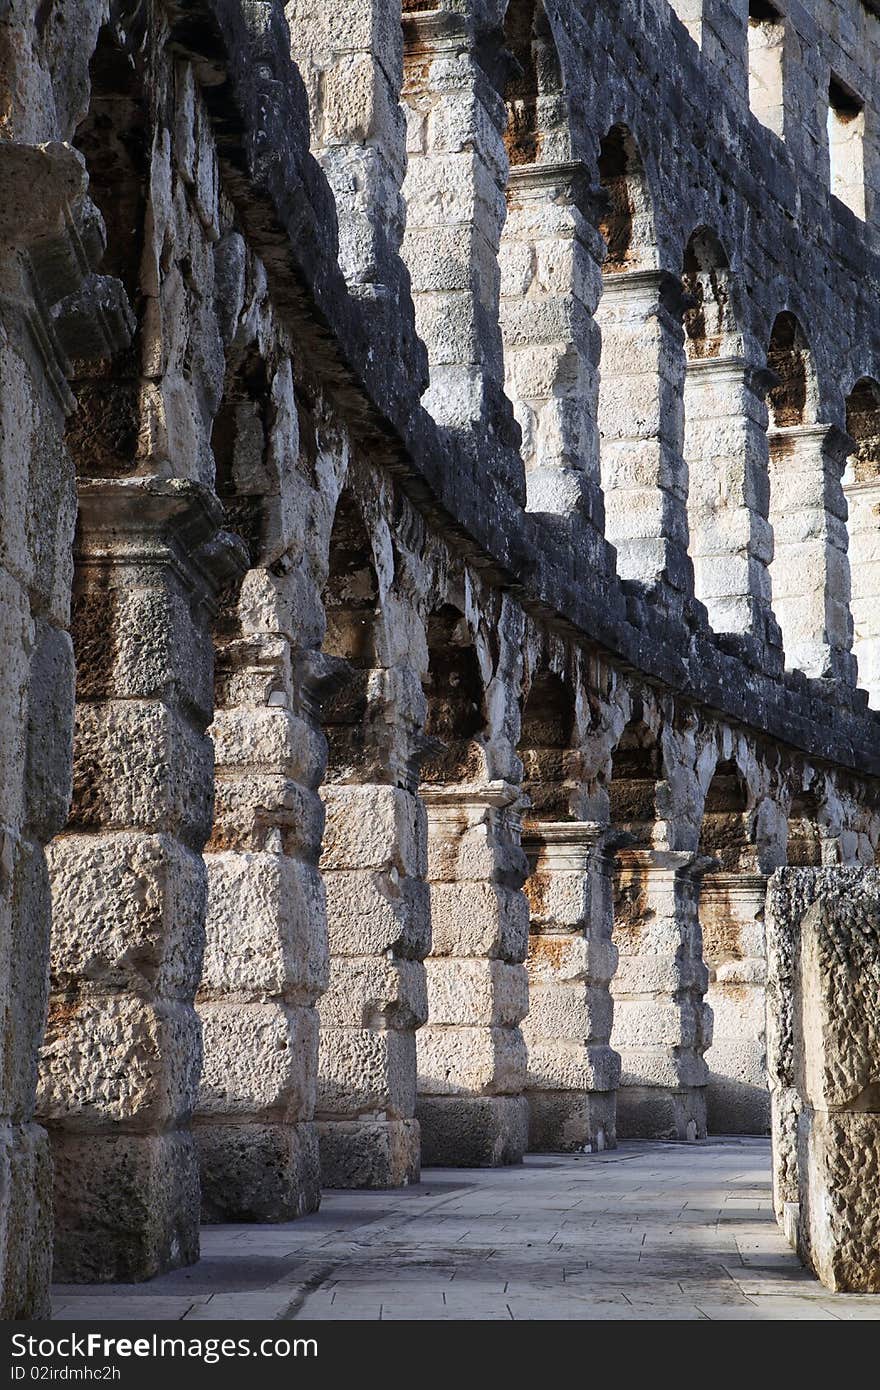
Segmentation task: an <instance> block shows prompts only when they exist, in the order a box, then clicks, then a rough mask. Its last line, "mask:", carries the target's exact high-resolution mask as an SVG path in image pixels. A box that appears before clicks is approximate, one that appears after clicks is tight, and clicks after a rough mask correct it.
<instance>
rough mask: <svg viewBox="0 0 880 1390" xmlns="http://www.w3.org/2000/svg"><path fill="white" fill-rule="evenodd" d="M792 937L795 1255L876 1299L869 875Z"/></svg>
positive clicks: (879, 1024)
mask: <svg viewBox="0 0 880 1390" xmlns="http://www.w3.org/2000/svg"><path fill="white" fill-rule="evenodd" d="M832 872H833V871H832ZM798 938H799V939H798V943H797V947H796V956H797V961H798V968H797V971H796V974H795V992H794V1011H793V1013H794V1075H795V1084H796V1087H797V1090H798V1093H799V1095H800V1097H801V1105H802V1108H801V1113H800V1116H799V1120H798V1190H799V1205H800V1211H799V1220H798V1243H797V1248H798V1254H799V1255H800V1257H801V1259H802V1260H803V1261H804V1263H805V1264H807V1265H808V1266H809V1267H810V1268H812V1269H813V1270H814V1271H815V1273H816V1274H817V1275H818V1277H819V1278H820V1279H821V1280H822V1283H823V1284H825V1285H827V1287H828V1288H830V1289H835V1290H838V1291H848V1292H855V1293H880V1055H878V1038H880V875H878V873H877V872H876V870H866V871H863V875H862V876H861V878H860V879H859V880H858V881H857V882H856V883H854V884H853V883H850V884H846V885H845V884H841V885H840V887H839V888H838V889H837V890H836V891H832V892H830V893H828V894H827V895H823V896H822V897H820V898H819V899H818V901H817V902H816V903H815V904H814V905H813V906H812V907H811V908H810V909H809V910H808V911H807V913H806V914H805V916H804V917H803V918H802V920H801V922H800V924H799V928H798Z"/></svg>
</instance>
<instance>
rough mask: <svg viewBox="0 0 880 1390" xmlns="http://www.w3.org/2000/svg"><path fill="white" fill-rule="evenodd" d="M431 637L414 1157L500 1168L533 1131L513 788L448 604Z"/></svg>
mask: <svg viewBox="0 0 880 1390" xmlns="http://www.w3.org/2000/svg"><path fill="white" fill-rule="evenodd" d="M427 638H428V653H429V661H428V669H427V673H426V677H425V681H424V691H425V697H426V700H427V721H426V725H425V732H426V735H427V736H428V738H429V740H431V741H432V744H433V747H431V748H430V749H429V752H428V755H427V757H426V759H425V761H424V762H423V765H422V778H423V780H422V785H421V787H420V797H421V799H422V801H423V803H424V805H425V808H426V810H427V816H428V881H429V884H430V893H431V932H432V937H431V952H430V955H429V956H428V957H427V959H426V961H425V969H426V973H427V979H428V1022H427V1024H426V1026H425V1027H424V1028H422V1029H421V1030H420V1031H419V1033H418V1036H417V1048H418V1107H417V1114H418V1118H419V1122H420V1125H421V1133H422V1156H423V1159H424V1161H425V1162H426V1163H436V1164H442V1165H453V1166H456V1165H463V1166H465V1167H487V1166H488V1167H494V1166H498V1165H501V1164H506V1163H518V1162H519V1161H520V1159H521V1158H522V1156H523V1153H524V1152H525V1149H526V1144H527V1139H528V1105H527V1102H526V1099H525V1096H524V1095H523V1092H524V1089H525V1081H526V1051H525V1044H524V1042H523V1038H522V1033H521V1032H520V1028H519V1023H520V1020H521V1019H522V1018H523V1016H524V1014H525V1013H526V1010H527V1008H528V992H527V981H526V972H525V968H524V966H523V964H522V962H523V960H524V959H525V955H526V946H527V941H528V912H527V905H526V901H525V897H524V896H523V894H522V892H521V891H520V889H521V885H522V882H523V879H524V877H525V864H524V862H523V855H522V852H521V850H520V848H519V817H518V810H517V805H518V793H517V789H516V788H512V787H510V786H509V785H508V784H507V783H504V782H499V781H494V782H493V781H489V780H488V767H487V751H486V723H487V710H486V704H485V693H484V683H483V676H482V671H481V665H480V660H479V657H478V653H477V649H476V646H475V643H474V639H473V636H472V634H471V632H470V629H469V626H468V623H467V620H466V618H465V616H464V614H463V613H462V611H461V610H460V609H458V608H456V607H454V606H453V605H452V604H449V603H444V604H443V605H442V606H440V607H439V608H437V609H435V611H434V612H433V613H432V614H431V615H430V617H429V619H428V623H427Z"/></svg>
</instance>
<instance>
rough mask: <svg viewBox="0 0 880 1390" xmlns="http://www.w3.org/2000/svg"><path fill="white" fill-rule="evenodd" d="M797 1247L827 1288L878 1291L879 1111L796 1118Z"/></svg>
mask: <svg viewBox="0 0 880 1390" xmlns="http://www.w3.org/2000/svg"><path fill="white" fill-rule="evenodd" d="M797 1161H798V1171H799V1190H800V1217H799V1222H798V1253H799V1254H800V1255H801V1258H802V1259H803V1260H805V1262H807V1263H808V1264H809V1265H810V1266H811V1267H812V1268H813V1269H814V1270H815V1272H816V1274H817V1275H818V1276H819V1278H820V1279H821V1280H822V1283H823V1284H825V1285H826V1287H827V1288H829V1289H834V1290H846V1291H848V1292H854V1293H880V1204H878V1201H877V1189H878V1182H880V1114H877V1113H876V1111H875V1112H873V1113H865V1112H858V1111H852V1110H850V1111H840V1110H838V1111H831V1112H829V1111H827V1110H813V1109H812V1108H806V1109H805V1110H804V1111H803V1112H802V1113H801V1114H800V1116H799V1118H798V1148H797Z"/></svg>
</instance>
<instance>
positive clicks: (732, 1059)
mask: <svg viewBox="0 0 880 1390" xmlns="http://www.w3.org/2000/svg"><path fill="white" fill-rule="evenodd" d="M766 892H767V878H766V875H765V874H757V873H710V874H707V875H706V876H705V878H704V879H703V882H702V887H701V889H700V926H701V928H702V933H703V959H704V961H705V963H706V966H707V968H708V971H709V987H708V990H707V991H706V1003H707V1004H708V1005H709V1006H710V1008H711V1010H712V1017H713V1027H712V1046H711V1047H710V1048H709V1049H708V1051H707V1053H706V1063H707V1065H708V1068H709V1085H708V1090H707V1097H706V1098H707V1104H708V1124H709V1132H710V1133H712V1134H766V1133H767V1132H768V1130H769V1128H770V1095H769V1092H768V1089H767V1049H766V1040H765V1030H764V1015H765V1011H766V1000H765V988H764V987H765V982H766V977H767V968H766V953H765V946H764V898H765V896H766Z"/></svg>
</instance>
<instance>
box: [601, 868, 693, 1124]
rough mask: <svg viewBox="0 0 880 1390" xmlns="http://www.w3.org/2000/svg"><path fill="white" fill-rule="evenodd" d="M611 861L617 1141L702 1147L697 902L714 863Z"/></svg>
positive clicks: (612, 1037)
mask: <svg viewBox="0 0 880 1390" xmlns="http://www.w3.org/2000/svg"><path fill="white" fill-rule="evenodd" d="M617 859H618V875H617V885H616V890H617V891H616V901H615V913H614V939H615V943H616V945H617V949H618V951H619V954H620V961H619V965H618V968H617V974H616V975H615V977H614V980H613V981H612V985H611V993H612V995H613V998H614V1027H613V1029H612V1033H611V1042H612V1045H613V1046H614V1047H615V1048H616V1050H617V1051H618V1052H619V1053H620V1058H621V1067H622V1074H621V1079H620V1090H619V1091H618V1095H617V1132H618V1137H619V1138H626V1139H632V1138H642V1139H703V1138H705V1136H706V1082H707V1079H708V1073H707V1068H706V1063H705V1061H704V1058H703V1053H704V1052H705V1051H706V1048H707V1047H708V1046H709V1045H710V1043H711V1041H712V1015H711V1012H710V1011H709V1009H708V1008H707V1007H706V1005H705V1004H704V1002H703V996H704V994H705V992H706V986H707V984H708V977H707V971H706V967H705V965H704V964H703V960H702V949H701V937H700V920H699V913H698V901H699V890H700V876H701V874H702V873H703V872H704V871H705V869H706V867H707V866H708V865H709V864H710V863H711V862H712V861H711V860H706V859H704V858H701V857H698V856H697V855H695V854H691V853H687V852H684V851H675V850H659V849H624V850H620V851H618V855H617Z"/></svg>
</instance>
